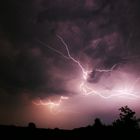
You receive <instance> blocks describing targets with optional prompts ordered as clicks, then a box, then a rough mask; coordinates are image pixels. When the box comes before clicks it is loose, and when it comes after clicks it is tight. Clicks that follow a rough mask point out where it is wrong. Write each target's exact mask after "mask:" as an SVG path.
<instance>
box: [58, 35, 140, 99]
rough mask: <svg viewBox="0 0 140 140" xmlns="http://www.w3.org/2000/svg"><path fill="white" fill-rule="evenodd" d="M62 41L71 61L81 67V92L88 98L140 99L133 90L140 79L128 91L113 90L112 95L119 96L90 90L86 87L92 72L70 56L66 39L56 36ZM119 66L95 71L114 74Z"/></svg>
mask: <svg viewBox="0 0 140 140" xmlns="http://www.w3.org/2000/svg"><path fill="white" fill-rule="evenodd" d="M56 36H57V37H58V38H59V39H60V41H61V42H62V44H63V45H64V47H65V49H66V51H67V54H68V57H69V59H71V60H72V61H73V62H75V63H77V65H78V66H79V67H80V69H81V71H82V74H83V79H84V81H83V82H81V84H80V89H81V91H82V92H83V95H85V96H87V95H98V96H100V97H101V98H104V99H109V98H112V97H120V96H124V95H127V96H130V98H131V97H132V99H133V98H136V99H137V98H140V96H138V95H135V94H134V93H133V90H132V89H133V88H134V87H135V85H136V84H137V82H138V81H139V79H140V78H138V79H136V81H135V82H134V84H133V85H132V87H131V89H130V90H128V89H122V90H112V93H113V92H118V93H117V94H111V95H107V96H105V95H103V94H101V93H100V92H98V91H96V90H94V89H93V88H90V87H89V86H87V85H86V81H87V78H88V75H89V74H90V73H91V72H92V71H88V70H86V69H85V68H84V67H83V66H82V64H81V63H80V61H78V60H76V59H75V58H73V57H72V56H71V54H70V51H69V48H68V45H67V43H66V42H65V41H64V39H63V38H62V37H61V36H59V35H56ZM116 66H117V64H114V65H113V66H112V68H111V69H96V70H95V71H98V72H112V71H113V70H114V69H115V67H116Z"/></svg>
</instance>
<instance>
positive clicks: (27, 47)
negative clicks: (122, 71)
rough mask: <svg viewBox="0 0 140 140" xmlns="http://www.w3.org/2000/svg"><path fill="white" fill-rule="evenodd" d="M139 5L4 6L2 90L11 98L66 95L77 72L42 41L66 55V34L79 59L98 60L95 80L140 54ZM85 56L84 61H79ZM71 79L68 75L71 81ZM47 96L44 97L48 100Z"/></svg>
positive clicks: (106, 1) (82, 0)
mask: <svg viewBox="0 0 140 140" xmlns="http://www.w3.org/2000/svg"><path fill="white" fill-rule="evenodd" d="M139 3H140V2H139V0H134V1H131V0H124V1H121V0H118V1H114V0H93V1H91V2H88V1H86V0H76V1H75V0H69V1H65V0H55V2H54V1H52V0H47V1H43V0H42V1H41V0H40V1H33V0H25V1H18V0H14V1H10V0H5V1H1V2H0V9H1V12H0V13H1V14H0V15H1V21H0V31H1V34H0V38H1V41H0V44H1V50H0V67H1V69H0V77H1V79H0V86H1V88H3V89H5V90H6V91H8V92H9V93H20V92H22V91H23V90H27V91H29V93H31V95H32V94H33V96H41V94H40V93H42V94H46V96H48V95H52V94H60V95H61V94H66V93H69V92H70V91H69V90H70V89H67V84H68V83H69V80H71V79H72V78H73V77H74V76H75V75H74V73H75V72H77V70H75V67H76V66H75V65H74V64H73V63H71V61H68V60H65V59H64V58H63V57H62V56H60V55H59V54H57V53H55V52H53V51H52V50H50V49H49V48H47V47H45V46H43V45H42V44H41V43H39V41H38V40H40V41H43V42H44V43H46V44H49V45H51V46H52V47H53V48H54V49H58V50H60V51H61V52H63V53H64V54H65V55H67V53H66V51H65V50H64V49H63V48H64V47H63V46H62V43H61V41H60V40H59V39H58V38H57V37H56V35H55V34H59V35H61V36H62V37H63V38H64V39H65V41H66V42H67V43H68V44H69V46H70V51H71V53H72V55H73V56H74V57H75V58H78V59H82V58H83V57H84V56H87V57H88V58H89V59H91V60H92V61H93V63H94V62H95V61H96V62H97V64H96V65H95V66H93V72H92V73H91V79H92V80H91V81H96V82H97V81H99V80H100V77H101V76H102V75H103V73H99V72H96V69H97V68H104V69H106V68H107V69H110V68H111V67H112V66H113V65H114V64H117V67H115V68H116V69H117V68H118V67H119V66H120V64H126V63H127V62H129V59H128V55H131V56H133V55H139V51H140V49H139V45H140V44H139V37H140V34H139V33H140V28H139V23H140V20H139V14H140V10H139ZM79 56H80V58H79ZM68 75H69V76H68ZM43 96H44V95H43Z"/></svg>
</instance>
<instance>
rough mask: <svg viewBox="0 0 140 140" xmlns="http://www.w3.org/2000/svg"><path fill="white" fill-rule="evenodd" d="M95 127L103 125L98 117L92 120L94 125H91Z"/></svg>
mask: <svg viewBox="0 0 140 140" xmlns="http://www.w3.org/2000/svg"><path fill="white" fill-rule="evenodd" d="M93 126H94V127H95V128H96V129H98V128H101V127H103V124H102V122H101V120H100V119H99V118H96V119H95V120H94V125H93Z"/></svg>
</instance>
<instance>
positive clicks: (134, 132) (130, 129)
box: [0, 106, 140, 140]
mask: <svg viewBox="0 0 140 140" xmlns="http://www.w3.org/2000/svg"><path fill="white" fill-rule="evenodd" d="M119 111H120V114H119V118H118V119H116V120H115V121H113V123H112V124H111V125H105V124H103V123H102V121H101V120H100V118H96V119H95V120H94V123H93V125H89V126H86V127H81V128H75V129H73V130H63V129H58V128H55V129H45V128H44V129H41V128H37V127H36V125H35V123H33V122H30V123H29V124H28V126H27V127H17V126H14V125H13V126H12V125H11V126H6V125H0V139H42V138H43V139H46V140H47V139H48V140H55V139H57V140H76V139H77V140H80V139H82V140H83V139H86V140H87V139H111V140H113V139H132V140H133V139H140V124H139V122H140V119H138V118H137V117H136V113H135V112H134V111H133V110H131V109H130V108H129V107H128V106H124V107H121V108H119Z"/></svg>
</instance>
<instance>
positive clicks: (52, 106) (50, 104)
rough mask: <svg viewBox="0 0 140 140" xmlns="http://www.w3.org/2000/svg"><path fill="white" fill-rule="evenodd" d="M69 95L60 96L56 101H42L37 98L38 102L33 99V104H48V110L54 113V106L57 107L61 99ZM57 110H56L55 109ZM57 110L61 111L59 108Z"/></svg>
mask: <svg viewBox="0 0 140 140" xmlns="http://www.w3.org/2000/svg"><path fill="white" fill-rule="evenodd" d="M68 99H69V97H65V96H61V97H60V99H59V100H58V101H57V102H53V101H51V100H50V99H49V100H48V101H47V102H44V101H42V100H41V99H39V101H38V102H35V101H33V104H35V105H37V106H40V105H43V106H48V107H49V108H50V111H51V112H52V113H56V112H55V111H54V110H55V108H57V109H58V107H59V106H60V105H61V103H62V101H63V100H68ZM57 111H58V110H57ZM59 112H61V110H59Z"/></svg>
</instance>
